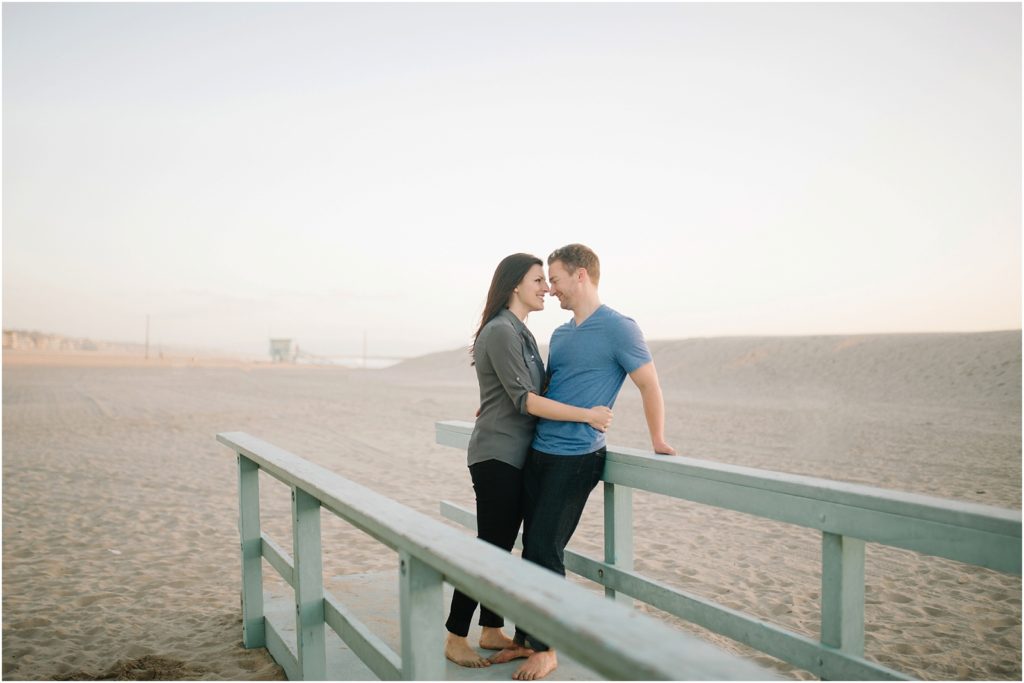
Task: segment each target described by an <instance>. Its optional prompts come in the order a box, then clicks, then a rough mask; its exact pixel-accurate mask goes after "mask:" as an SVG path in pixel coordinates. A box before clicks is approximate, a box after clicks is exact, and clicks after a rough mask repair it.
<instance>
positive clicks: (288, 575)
mask: <svg viewBox="0 0 1024 683" xmlns="http://www.w3.org/2000/svg"><path fill="white" fill-rule="evenodd" d="M260 538H261V539H262V540H263V557H264V558H266V560H267V562H268V563H269V564H270V566H271V567H273V568H274V569H275V570H276V571H277V573H278V574H279V575H280V576H281V578H282V579H284V580H285V582H286V583H287V584H288V585H289V586H291V587H292V588H295V577H294V573H295V565H294V563H293V562H292V556H291V555H289V554H288V553H287V552H285V550H284V548H282V547H281V546H279V545H278V544H277V543H275V542H274V540H273V539H272V538H270V536H267V535H266V534H260Z"/></svg>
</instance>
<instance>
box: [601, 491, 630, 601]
mask: <svg viewBox="0 0 1024 683" xmlns="http://www.w3.org/2000/svg"><path fill="white" fill-rule="evenodd" d="M604 561H605V562H606V563H608V564H610V565H613V566H615V567H618V568H619V569H625V570H627V571H629V570H632V569H633V489H631V488H629V487H628V486H622V485H620V484H611V483H608V482H605V484H604ZM604 594H605V597H608V598H612V599H614V600H617V601H618V602H620V603H622V604H623V605H626V606H627V607H629V606H632V604H633V601H632V600H631V599H630V598H629V596H626V595H622V594H616V592H615V590H614V589H613V588H609V587H608V586H605V589H604Z"/></svg>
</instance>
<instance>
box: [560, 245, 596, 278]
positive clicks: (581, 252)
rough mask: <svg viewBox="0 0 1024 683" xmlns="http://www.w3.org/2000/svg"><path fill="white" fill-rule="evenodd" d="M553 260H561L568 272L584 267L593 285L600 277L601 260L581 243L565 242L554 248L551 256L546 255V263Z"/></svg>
mask: <svg viewBox="0 0 1024 683" xmlns="http://www.w3.org/2000/svg"><path fill="white" fill-rule="evenodd" d="M555 261H561V262H562V263H563V264H564V265H565V269H566V270H568V271H569V272H570V273H575V272H576V271H577V270H578V269H580V268H586V269H587V274H588V275H589V276H590V281H591V282H593V283H594V284H595V285H596V284H597V282H598V280H600V279H601V260H600V259H598V258H597V254H595V253H594V250H593V249H591V248H590V247H588V246H585V245H583V244H567V245H565V246H564V247H561V248H559V249H555V250H554V251H553V252H551V256H548V265H549V266H550V265H551V264H552V263H554V262H555Z"/></svg>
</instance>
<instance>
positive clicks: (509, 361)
mask: <svg viewBox="0 0 1024 683" xmlns="http://www.w3.org/2000/svg"><path fill="white" fill-rule="evenodd" d="M487 358H488V360H489V361H490V362H491V367H492V368H494V374H495V375H497V377H498V381H499V382H501V386H502V387H504V388H505V392H506V393H507V394H508V397H509V398H510V399H512V405H514V406H515V407H516V410H518V411H519V412H520V413H522V414H523V415H528V414H529V413H528V412H527V410H526V398H527V396H528V395H529V393H530V392H531V391H532V392H533V393H535V394H536V393H539V387H535V386H533V380H532V379H531V377H530V369H529V368H528V367H527V365H526V359H525V358H524V357H523V339H522V337H520V336H519V333H518V332H516V330H514V329H513V328H512V326H511V325H496V326H495V327H494V329H493V330H492V331H491V334H490V338H489V339H488V340H487Z"/></svg>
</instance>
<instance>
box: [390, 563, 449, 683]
mask: <svg viewBox="0 0 1024 683" xmlns="http://www.w3.org/2000/svg"><path fill="white" fill-rule="evenodd" d="M398 557H399V561H400V563H401V567H400V574H401V577H400V579H399V580H400V582H401V590H400V592H399V596H400V597H399V602H400V610H401V616H400V619H401V624H402V680H405V681H423V680H428V681H439V680H444V678H445V677H446V674H445V659H444V636H443V628H442V625H443V624H444V605H443V600H444V596H443V593H442V585H443V577H442V576H441V574H440V572H438V571H437V570H436V569H434V568H433V567H430V566H429V565H427V564H424V563H423V562H421V561H420V560H419V559H417V558H416V557H413V556H412V555H410V554H409V553H408V552H406V551H404V550H403V551H401V552H399V554H398Z"/></svg>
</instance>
